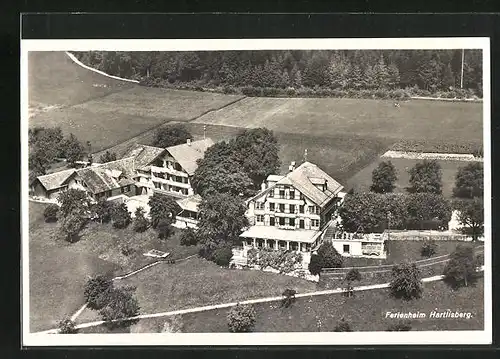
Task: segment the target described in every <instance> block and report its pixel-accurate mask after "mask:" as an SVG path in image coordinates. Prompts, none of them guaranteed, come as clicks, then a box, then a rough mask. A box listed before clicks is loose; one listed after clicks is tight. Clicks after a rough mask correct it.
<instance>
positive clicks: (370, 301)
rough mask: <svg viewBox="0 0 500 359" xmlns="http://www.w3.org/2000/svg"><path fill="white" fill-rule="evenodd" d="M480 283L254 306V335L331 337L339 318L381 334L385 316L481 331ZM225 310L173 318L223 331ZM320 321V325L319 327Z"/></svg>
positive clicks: (141, 327)
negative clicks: (397, 295) (401, 295)
mask: <svg viewBox="0 0 500 359" xmlns="http://www.w3.org/2000/svg"><path fill="white" fill-rule="evenodd" d="M483 285H484V281H483V279H482V278H480V279H479V280H478V281H477V282H476V283H475V284H474V285H473V286H469V287H465V288H460V289H458V290H456V291H453V290H451V289H450V288H449V287H448V286H447V285H446V284H445V283H444V282H442V281H438V282H431V283H424V284H423V293H422V297H421V298H420V299H418V300H411V301H404V300H399V299H394V298H392V297H391V296H390V295H389V291H388V289H376V290H369V291H363V292H357V293H355V296H354V297H351V298H346V297H344V296H342V295H341V294H335V295H322V296H315V297H309V298H307V297H306V298H298V299H296V301H295V302H294V303H293V304H292V306H291V307H289V308H282V307H281V306H280V303H279V302H273V303H260V304H255V305H254V308H255V311H256V324H255V328H254V331H255V332H318V331H322V332H331V331H333V330H334V328H335V326H336V325H337V323H338V322H339V321H340V320H341V319H342V318H344V319H345V320H346V321H347V322H349V324H350V326H351V328H352V330H353V331H386V330H387V328H388V327H389V325H392V324H396V323H397V322H398V319H391V318H386V313H387V312H398V311H399V312H409V311H411V312H418V311H419V312H421V313H425V314H426V318H423V319H411V320H409V321H408V323H409V324H410V325H411V327H412V329H411V330H412V331H439V330H482V329H483V327H484V314H483V310H484V298H483V289H482V288H483ZM447 309H450V310H451V311H461V312H470V313H471V314H472V317H471V318H470V319H465V318H463V319H460V318H457V319H453V318H448V319H433V318H430V317H429V314H430V312H431V311H433V310H437V311H446V310H447ZM228 311H229V309H215V310H210V311H205V312H199V313H191V314H184V315H181V316H177V317H176V322H177V323H178V326H179V329H180V331H181V332H183V333H224V332H226V333H227V332H228V327H227V314H228ZM170 321H172V318H166V317H163V318H148V319H141V320H139V322H138V323H137V324H134V325H133V326H131V327H130V328H125V329H121V330H120V332H134V333H158V332H161V330H162V328H163V326H164V324H165V323H166V322H170ZM319 322H321V324H320V323H319ZM106 332H108V330H107V329H106V328H105V327H103V326H99V327H92V328H86V329H84V330H82V333H106Z"/></svg>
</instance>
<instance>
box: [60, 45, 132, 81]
mask: <svg viewBox="0 0 500 359" xmlns="http://www.w3.org/2000/svg"><path fill="white" fill-rule="evenodd" d="M66 55H68V57H69V58H70V59H71V60H72V61H73V62H74V63H75V64H77V65H78V66H81V67H83V68H84V69H87V70H90V71H93V72H96V73H98V74H100V75H103V76H106V77H109V78H112V79H115V80H121V81H127V82H134V83H137V84H138V83H139V81H137V80H130V79H125V78H122V77H118V76H113V75H109V74H107V73H105V72H103V71H100V70H97V69H94V68H93V67H90V66H87V65H85V64H83V63H82V62H81V61H80V60H78V59H77V58H76V56H75V55H73V54H72V53H71V52H68V51H66Z"/></svg>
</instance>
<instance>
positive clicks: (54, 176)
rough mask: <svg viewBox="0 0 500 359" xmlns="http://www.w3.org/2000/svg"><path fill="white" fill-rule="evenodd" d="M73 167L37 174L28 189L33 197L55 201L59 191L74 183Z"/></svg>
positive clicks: (74, 171)
mask: <svg viewBox="0 0 500 359" xmlns="http://www.w3.org/2000/svg"><path fill="white" fill-rule="evenodd" d="M75 175H76V170H75V169H69V170H64V171H59V172H55V173H50V174H47V175H43V176H38V177H37V178H35V180H34V181H32V182H31V184H30V191H31V194H32V195H33V196H34V197H40V198H45V199H47V200H51V201H56V200H57V196H59V193H61V191H64V190H66V189H68V188H69V187H70V185H74V184H75V181H74V177H75Z"/></svg>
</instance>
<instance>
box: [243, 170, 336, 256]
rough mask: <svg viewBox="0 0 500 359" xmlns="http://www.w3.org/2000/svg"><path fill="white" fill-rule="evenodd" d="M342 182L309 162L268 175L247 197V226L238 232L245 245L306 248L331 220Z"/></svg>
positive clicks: (307, 248) (312, 244)
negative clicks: (286, 171)
mask: <svg viewBox="0 0 500 359" xmlns="http://www.w3.org/2000/svg"><path fill="white" fill-rule="evenodd" d="M342 189H343V186H342V185H341V184H339V183H338V182H337V181H336V180H334V179H333V178H332V177H330V176H329V175H328V174H327V173H325V172H324V171H323V170H321V169H320V168H319V167H318V166H316V165H315V164H313V163H310V162H304V163H302V164H301V165H300V166H299V167H297V168H295V166H294V164H293V163H292V166H290V172H289V173H288V174H287V175H285V176H278V175H270V176H268V177H267V179H266V181H265V182H264V183H263V184H262V188H261V191H260V192H259V193H258V194H257V195H256V196H254V197H252V198H250V199H249V200H247V212H246V215H247V217H248V220H249V222H250V227H249V228H248V229H247V230H246V231H244V232H243V233H242V234H241V238H243V240H244V243H245V244H246V245H247V246H253V247H257V248H262V247H268V248H273V249H291V250H297V251H310V250H312V249H313V248H314V247H315V245H316V244H317V243H318V240H319V239H320V236H321V233H322V230H323V229H324V228H325V226H326V225H327V224H328V223H329V222H330V221H331V220H332V217H333V216H334V214H335V212H336V209H337V207H338V205H339V202H340V199H341V197H342V192H341V191H342Z"/></svg>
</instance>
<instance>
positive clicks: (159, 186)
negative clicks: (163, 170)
mask: <svg viewBox="0 0 500 359" xmlns="http://www.w3.org/2000/svg"><path fill="white" fill-rule="evenodd" d="M153 184H154V186H155V188H157V189H161V190H163V191H170V192H180V193H182V194H183V195H186V196H187V194H188V190H187V189H186V188H180V187H175V186H169V185H167V184H164V185H163V186H162V184H161V183H160V182H154V181H153Z"/></svg>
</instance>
